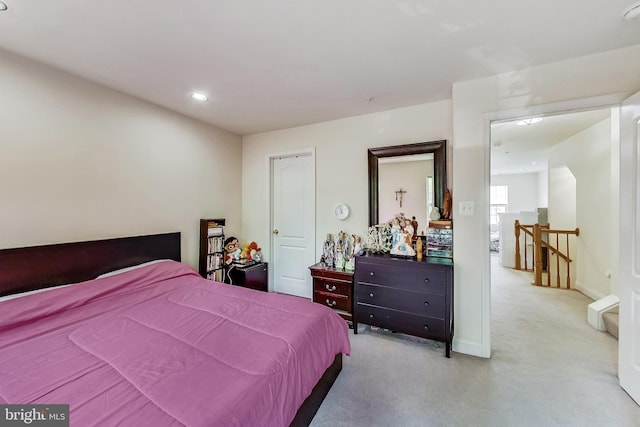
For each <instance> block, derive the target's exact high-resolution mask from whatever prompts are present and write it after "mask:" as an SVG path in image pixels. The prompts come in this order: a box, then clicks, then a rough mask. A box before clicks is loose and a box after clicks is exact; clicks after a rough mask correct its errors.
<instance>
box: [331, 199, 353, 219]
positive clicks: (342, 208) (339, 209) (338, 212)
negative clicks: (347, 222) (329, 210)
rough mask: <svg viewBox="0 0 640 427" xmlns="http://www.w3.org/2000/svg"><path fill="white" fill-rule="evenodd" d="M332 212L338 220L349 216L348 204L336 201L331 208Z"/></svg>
mask: <svg viewBox="0 0 640 427" xmlns="http://www.w3.org/2000/svg"><path fill="white" fill-rule="evenodd" d="M333 214H334V215H335V216H336V218H338V219H340V220H343V219H347V218H348V217H349V206H347V205H346V204H344V203H338V204H337V205H336V207H335V208H334V209H333Z"/></svg>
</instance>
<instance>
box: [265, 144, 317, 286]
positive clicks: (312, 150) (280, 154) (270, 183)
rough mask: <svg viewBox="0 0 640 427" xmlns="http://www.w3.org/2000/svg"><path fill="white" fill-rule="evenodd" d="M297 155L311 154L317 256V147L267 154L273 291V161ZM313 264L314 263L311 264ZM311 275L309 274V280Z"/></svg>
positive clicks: (312, 237)
mask: <svg viewBox="0 0 640 427" xmlns="http://www.w3.org/2000/svg"><path fill="white" fill-rule="evenodd" d="M296 156H311V168H312V174H311V176H312V178H311V179H312V181H311V185H312V187H313V209H312V211H313V214H312V218H311V221H312V222H311V223H312V224H313V235H312V236H311V243H312V245H313V250H312V252H313V257H314V259H315V256H316V234H317V231H316V198H317V197H316V196H317V195H316V149H315V147H309V148H300V149H295V150H288V151H278V152H275V153H268V154H267V173H268V177H267V187H268V190H267V194H269V197H268V198H267V207H266V208H267V224H268V226H269V231H268V234H269V253H270V254H271V264H272V265H271V268H269V292H273V286H274V284H275V283H274V279H273V277H274V276H273V273H274V270H275V264H274V262H275V239H274V238H273V162H274V160H275V159H280V158H283V157H296ZM309 265H313V263H311V264H309ZM310 278H311V275H309V280H311V279H310Z"/></svg>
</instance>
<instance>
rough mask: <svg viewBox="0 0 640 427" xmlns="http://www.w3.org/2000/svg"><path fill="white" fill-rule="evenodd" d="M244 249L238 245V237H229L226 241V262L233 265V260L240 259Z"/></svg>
mask: <svg viewBox="0 0 640 427" xmlns="http://www.w3.org/2000/svg"><path fill="white" fill-rule="evenodd" d="M241 252H242V250H241V249H240V246H239V245H238V239H236V238H235V237H229V238H227V240H225V241H224V263H225V264H227V265H231V264H232V263H233V261H236V260H239V259H240V253H241Z"/></svg>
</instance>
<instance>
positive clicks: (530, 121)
mask: <svg viewBox="0 0 640 427" xmlns="http://www.w3.org/2000/svg"><path fill="white" fill-rule="evenodd" d="M541 120H542V117H531V118H529V119H522V120H518V121H517V122H516V124H517V125H518V126H529V125H532V124H534V123H538V122H539V121H541Z"/></svg>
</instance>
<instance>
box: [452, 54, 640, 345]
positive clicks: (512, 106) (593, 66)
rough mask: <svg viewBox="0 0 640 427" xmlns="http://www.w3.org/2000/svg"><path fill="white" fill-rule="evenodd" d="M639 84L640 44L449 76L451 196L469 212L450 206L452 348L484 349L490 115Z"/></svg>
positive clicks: (597, 99)
mask: <svg viewBox="0 0 640 427" xmlns="http://www.w3.org/2000/svg"><path fill="white" fill-rule="evenodd" d="M638 90H640V45H636V46H633V47H629V48H625V49H619V50H615V51H609V52H604V53H601V54H597V55H591V56H586V57H581V58H575V59H570V60H566V61H561V62H555V63H552V64H547V65H543V66H540V67H534V68H528V69H524V70H520V71H516V72H512V73H505V74H500V75H496V76H492V77H489V78H484V79H478V80H472V81H467V82H460V83H456V84H454V86H453V135H454V144H453V168H452V172H453V183H454V186H453V191H454V197H455V199H454V203H456V201H473V202H475V212H476V213H475V215H473V216H460V215H458V209H456V207H455V206H454V209H453V222H454V224H455V229H456V232H455V233H454V259H455V272H454V274H455V303H456V306H455V315H456V336H457V340H455V341H454V349H455V350H456V351H463V352H466V353H470V354H477V355H481V356H485V357H488V356H489V355H490V351H491V346H490V344H491V340H490V303H491V287H490V281H491V274H490V262H489V261H490V259H489V256H490V255H489V251H487V250H486V242H487V241H488V238H489V237H488V231H489V227H488V223H489V219H488V211H489V194H488V186H489V180H490V168H489V161H488V159H489V156H490V152H491V151H490V148H491V147H490V139H489V127H490V121H491V120H498V119H508V118H513V117H518V116H523V115H534V114H540V113H551V112H559V111H566V110H571V109H573V108H580V107H589V106H595V105H598V106H601V105H603V104H608V103H610V102H619V101H620V100H621V99H623V98H624V97H626V96H628V95H630V94H631V93H633V92H636V91H638ZM621 197H624V195H621Z"/></svg>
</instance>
